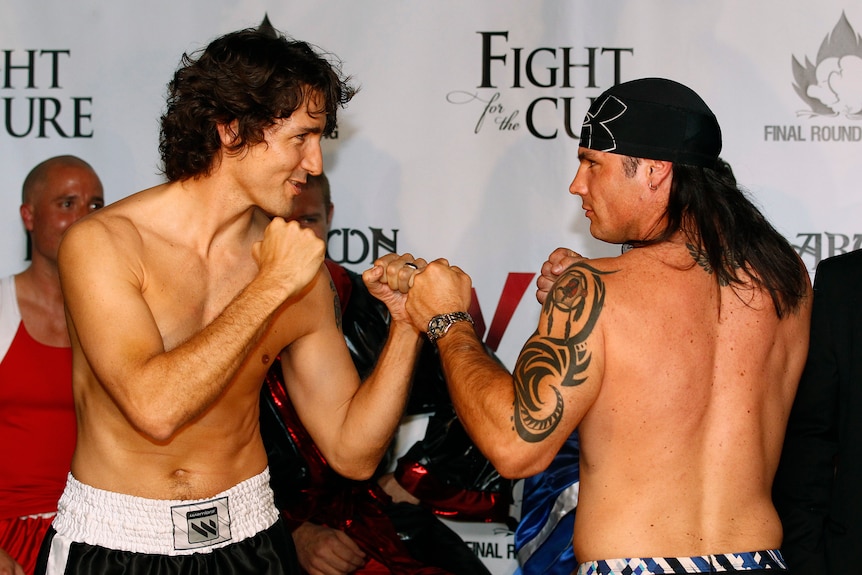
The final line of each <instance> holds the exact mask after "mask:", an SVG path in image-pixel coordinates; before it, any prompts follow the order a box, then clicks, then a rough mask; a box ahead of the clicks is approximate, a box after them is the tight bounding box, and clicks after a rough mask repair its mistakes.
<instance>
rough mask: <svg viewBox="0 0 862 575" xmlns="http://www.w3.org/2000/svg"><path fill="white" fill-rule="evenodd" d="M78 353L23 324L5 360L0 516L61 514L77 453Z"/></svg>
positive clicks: (0, 394) (1, 367)
mask: <svg viewBox="0 0 862 575" xmlns="http://www.w3.org/2000/svg"><path fill="white" fill-rule="evenodd" d="M75 434H76V423H75V406H74V401H73V399H72V350H71V348H68V347H50V346H47V345H44V344H41V343H39V342H37V341H36V340H34V339H33V338H32V337H31V336H30V334H28V333H27V330H26V329H25V328H24V322H21V323H20V324H19V326H18V331H17V333H16V334H15V339H14V340H13V341H12V344H11V345H10V346H9V351H7V352H6V356H5V357H4V358H3V361H2V362H0V518H10V517H21V516H24V515H34V514H38V513H50V512H54V511H56V510H57V501H58V500H59V499H60V495H61V494H62V493H63V488H64V487H65V485H66V475H67V474H68V473H69V466H70V465H71V462H72V452H73V451H74V449H75Z"/></svg>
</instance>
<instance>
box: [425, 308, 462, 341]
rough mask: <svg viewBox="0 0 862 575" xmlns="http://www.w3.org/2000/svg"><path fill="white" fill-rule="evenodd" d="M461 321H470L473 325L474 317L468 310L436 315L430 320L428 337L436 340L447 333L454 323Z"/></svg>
mask: <svg viewBox="0 0 862 575" xmlns="http://www.w3.org/2000/svg"><path fill="white" fill-rule="evenodd" d="M459 321H469V322H470V324H471V325H473V318H472V317H470V314H469V313H467V312H466V311H455V312H452V313H444V314H440V315H435V316H434V317H432V318H431V320H430V321H429V322H428V339H429V340H431V341H432V342H436V341H437V340H438V339H440V338H441V337H443V336H444V335H446V332H448V331H449V328H450V327H452V324H453V323H457V322H459Z"/></svg>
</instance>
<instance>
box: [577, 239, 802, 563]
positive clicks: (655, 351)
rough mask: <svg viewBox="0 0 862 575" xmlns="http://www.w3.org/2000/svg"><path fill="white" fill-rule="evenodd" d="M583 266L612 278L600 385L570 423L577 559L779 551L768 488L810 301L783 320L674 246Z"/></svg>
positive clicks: (595, 340) (600, 333) (758, 297)
mask: <svg viewBox="0 0 862 575" xmlns="http://www.w3.org/2000/svg"><path fill="white" fill-rule="evenodd" d="M589 263H590V265H591V266H593V267H595V268H596V269H598V270H600V271H602V272H610V273H606V274H603V275H602V276H601V280H602V281H603V282H604V287H605V288H606V291H605V300H604V306H603V309H602V311H601V316H600V318H599V320H598V322H597V324H596V333H595V334H594V335H593V336H592V337H591V340H592V345H593V347H594V351H597V352H599V354H600V355H601V357H602V361H600V362H596V363H597V365H599V366H601V367H600V369H601V372H600V373H598V372H594V373H591V374H590V377H599V378H600V380H601V387H600V390H599V392H598V394H597V395H596V398H595V402H594V403H593V405H592V407H591V408H590V409H589V411H588V412H587V414H586V415H585V416H584V418H583V420H582V421H581V424H580V430H581V449H582V451H581V470H580V473H581V475H580V481H581V486H582V489H581V498H580V500H579V503H578V514H577V519H576V526H575V537H574V545H575V555H576V556H577V557H578V559H579V560H580V561H588V560H598V559H611V558H618V557H659V556H680V555H702V554H715V553H727V552H741V551H751V550H758V549H772V548H777V547H778V546H779V545H780V543H781V536H782V531H781V525H780V523H779V520H778V516H777V515H776V512H775V509H774V508H773V506H772V502H771V495H770V488H771V483H772V479H773V475H774V473H775V469H776V467H777V465H778V459H779V455H780V450H781V444H782V440H783V434H784V428H785V424H786V421H787V417H788V414H789V411H790V406H791V403H792V400H793V396H794V393H795V390H796V385H797V383H798V380H799V376H800V374H801V371H802V367H803V362H804V359H805V354H806V350H807V345H808V317H809V313H810V298H807V301H805V302H803V306H802V309H801V311H800V312H798V313H796V314H792V315H790V316H788V317H786V318H784V319H782V320H779V319H778V318H777V317H776V313H775V311H774V308H773V304H772V301H771V299H770V298H769V297H768V296H764V294H762V293H757V292H755V291H753V290H742V291H738V292H734V291H733V290H732V289H731V288H730V287H722V288H718V286H717V284H716V281H715V278H714V277H713V276H712V275H710V274H708V273H707V272H706V271H705V270H704V269H703V268H702V267H700V266H698V265H695V264H693V262H692V259H691V256H690V255H688V253H687V251H686V250H685V248H683V247H682V246H680V245H679V244H662V245H659V246H652V247H647V248H638V249H635V250H632V251H630V252H628V253H626V254H624V255H623V256H620V257H618V258H613V259H606V260H592V261H590V262H589ZM588 345H590V343H588Z"/></svg>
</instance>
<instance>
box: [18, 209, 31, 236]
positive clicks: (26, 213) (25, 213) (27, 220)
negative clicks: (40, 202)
mask: <svg viewBox="0 0 862 575" xmlns="http://www.w3.org/2000/svg"><path fill="white" fill-rule="evenodd" d="M18 211H19V213H20V214H21V220H22V221H23V222H24V229H25V230H27V231H28V232H32V231H33V206H31V205H30V204H21V207H20V208H19V210H18Z"/></svg>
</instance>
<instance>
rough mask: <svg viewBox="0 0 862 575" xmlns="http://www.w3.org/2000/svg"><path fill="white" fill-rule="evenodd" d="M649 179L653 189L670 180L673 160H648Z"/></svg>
mask: <svg viewBox="0 0 862 575" xmlns="http://www.w3.org/2000/svg"><path fill="white" fill-rule="evenodd" d="M646 171H647V174H646V175H647V180H648V181H649V187H650V189H651V190H657V189H658V188H660V187H661V186H662V184H663V183H664V182H665V181H668V182H669V181H670V177H671V175H672V174H673V162H668V161H666V160H647V164H646Z"/></svg>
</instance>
